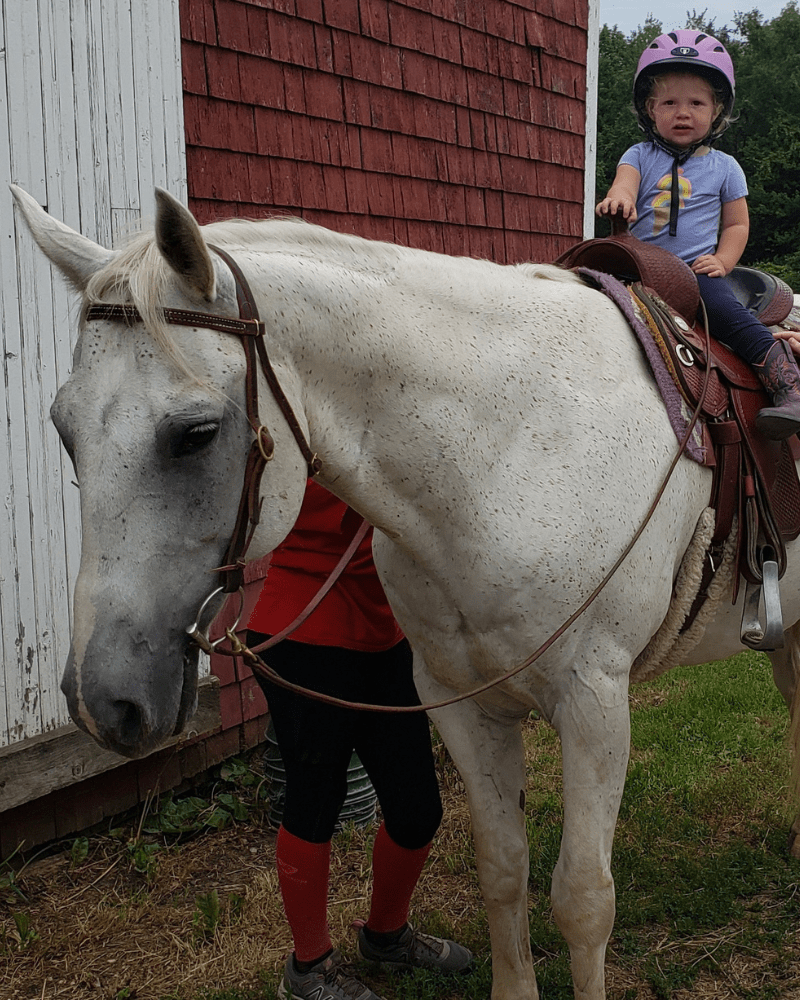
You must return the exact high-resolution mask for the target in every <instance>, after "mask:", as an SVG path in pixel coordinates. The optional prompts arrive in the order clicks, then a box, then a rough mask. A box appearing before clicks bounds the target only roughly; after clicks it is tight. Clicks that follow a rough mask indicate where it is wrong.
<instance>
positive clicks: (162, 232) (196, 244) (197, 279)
mask: <svg viewBox="0 0 800 1000" xmlns="http://www.w3.org/2000/svg"><path fill="white" fill-rule="evenodd" d="M156 242H157V243H158V249H159V250H160V251H161V253H162V254H163V255H164V258H165V260H166V261H167V263H168V264H169V266H170V267H171V268H172V270H173V271H175V273H176V274H177V275H178V276H179V277H181V278H182V279H183V280H184V281H185V282H186V283H187V284H188V285H189V287H190V288H191V289H192V290H193V291H194V292H195V293H196V294H199V295H201V296H202V297H203V298H204V299H205V300H206V301H207V302H213V300H214V298H215V297H216V277H215V274H214V265H213V263H212V262H211V254H210V253H209V252H208V247H207V246H206V241H205V240H204V239H203V234H202V233H201V232H200V227H199V226H198V224H197V221H196V220H195V218H194V216H193V215H192V213H191V212H190V211H189V209H188V208H185V207H184V206H183V205H181V203H180V202H179V201H178V200H177V198H173V197H172V195H171V194H170V193H169V192H168V191H164V190H163V189H162V188H156Z"/></svg>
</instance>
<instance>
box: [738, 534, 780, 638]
mask: <svg viewBox="0 0 800 1000" xmlns="http://www.w3.org/2000/svg"><path fill="white" fill-rule="evenodd" d="M764 553H765V554H766V555H769V556H774V552H773V551H772V549H770V548H769V547H766V546H765V548H764ZM762 597H763V604H764V620H765V624H764V625H762V624H761V622H760V621H759V617H758V610H759V605H760V604H761V602H762ZM741 640H742V643H743V644H744V645H745V646H749V647H750V649H758V650H766V651H772V650H774V649H783V614H782V612H781V590H780V584H779V583H778V563H777V560H776V559H774V558H764V559H763V561H762V563H761V583H750V582H748V584H747V587H746V589H745V596H744V609H743V611H742V631H741Z"/></svg>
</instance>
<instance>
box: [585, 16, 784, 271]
mask: <svg viewBox="0 0 800 1000" xmlns="http://www.w3.org/2000/svg"><path fill="white" fill-rule="evenodd" d="M674 27H691V28H698V29H700V30H703V31H707V32H708V33H709V34H713V35H714V36H715V37H716V38H719V39H720V41H722V42H723V43H724V44H725V45H726V47H727V48H728V51H729V52H730V54H731V58H732V59H733V63H734V68H735V71H736V106H735V114H736V115H738V117H737V120H736V121H735V122H734V124H733V125H731V127H730V128H729V129H728V131H727V132H726V133H725V135H724V136H723V137H722V139H721V140H720V141H719V143H718V146H719V148H720V149H722V150H724V151H725V152H727V153H730V154H731V155H732V156H735V157H736V159H737V160H738V161H739V162H740V163H741V165H742V167H743V169H744V171H745V174H746V175H747V180H748V186H749V189H750V196H749V198H748V203H749V207H750V240H749V243H748V246H747V250H746V251H745V254H744V256H743V258H742V263H744V264H755V265H758V266H761V267H763V268H764V269H766V270H769V271H770V272H772V273H773V274H777V275H779V276H780V277H783V278H784V279H785V280H786V281H788V282H789V284H791V285H792V286H793V287H794V288H796V289H798V290H800V11H799V10H798V6H797V0H791V2H789V3H788V4H787V5H786V7H784V9H783V10H782V11H781V13H780V14H779V15H778V16H777V17H775V18H773V19H772V20H771V21H766V20H764V18H763V17H762V15H761V14H760V13H759V12H758V11H757V10H753V11H751V12H750V13H746V14H738V15H736V18H735V24H734V26H733V27H729V26H727V25H723V26H721V27H720V26H717V25H715V24H714V22H713V20H711V21H709V20H707V18H706V12H705V11H703V12H701V13H700V14H698V13H697V12H696V11H695V12H694V13H692V14H690V15H687V17H686V19H685V21H684V22H683V24H677V25H676V24H670V25H667V26H666V27H665V28H663V27H662V24H661V22H659V21H656V20H655V19H653V18H648V19H647V20H646V21H645V23H644V24H643V25H642V26H641V27H640V28H638V29H637V30H636V31H634V32H632V33H631V34H630V35H627V36H626V35H624V34H623V33H622V32H621V31H620V30H619V29H618V28H616V27H613V28H612V27H608V26H604V27H603V28H602V30H601V32H600V71H599V84H598V130H597V131H598V138H597V200H598V201H599V200H600V198H602V197H603V195H604V194H605V192H606V191H607V190H608V187H609V185H610V184H611V181H612V180H613V177H614V173H615V170H616V164H617V161H618V160H619V157H620V156H621V155H622V153H623V152H624V150H625V149H627V148H628V146H631V145H633V144H634V143H636V142H639V141H641V138H642V134H641V132H640V131H639V128H638V125H637V124H636V119H635V117H634V115H633V112H632V100H631V93H632V86H633V76H634V72H635V70H636V64H637V62H638V59H639V56H640V54H641V53H642V51H643V50H644V48H645V47H646V46H647V45H648V44H649V43H650V42H651V41H652V40H653V38H655V37H656V36H657V35H659V34H661V32H662V30H671V29H672V28H674ZM606 225H607V224H606ZM602 226H603V223H601V224H600V226H599V227H598V231H600V228H601V227H602ZM605 231H607V230H605Z"/></svg>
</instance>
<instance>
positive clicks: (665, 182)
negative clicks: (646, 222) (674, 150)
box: [651, 167, 692, 236]
mask: <svg viewBox="0 0 800 1000" xmlns="http://www.w3.org/2000/svg"><path fill="white" fill-rule="evenodd" d="M656 187H657V188H658V191H659V193H658V194H657V195H656V196H655V198H653V201H652V202H651V206H652V209H653V236H657V235H658V234H659V233H660V232H661V230H662V229H663V228H664V227H665V226H667V225H669V206H670V204H671V202H672V172H671V171H670V173H668V174H664V176H663V177H662V178H661V180H660V181H659V182H658V184H656ZM678 192H679V195H678V209H679V210H681V209H683V208H685V207H686V202H687V201H688V200H689V198H691V197H692V182H691V181H690V180H689V178H688V177H684V175H683V167H678Z"/></svg>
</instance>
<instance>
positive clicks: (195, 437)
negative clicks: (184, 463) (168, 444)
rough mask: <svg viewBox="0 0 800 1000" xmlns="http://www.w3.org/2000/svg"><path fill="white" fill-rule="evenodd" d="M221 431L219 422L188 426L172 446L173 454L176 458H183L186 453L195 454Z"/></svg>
mask: <svg viewBox="0 0 800 1000" xmlns="http://www.w3.org/2000/svg"><path fill="white" fill-rule="evenodd" d="M218 432H219V424H218V423H207V424H196V425H195V426H194V427H187V428H186V429H185V430H184V431H182V432H181V433H180V434H179V435H177V437H176V439H175V441H174V442H173V446H172V454H173V455H174V456H175V458H182V457H183V456H184V455H194V454H195V453H196V452H198V451H202V450H203V448H207V447H208V445H210V444H211V442H212V441H213V440H214V438H215V437H216V436H217V433H218Z"/></svg>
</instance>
